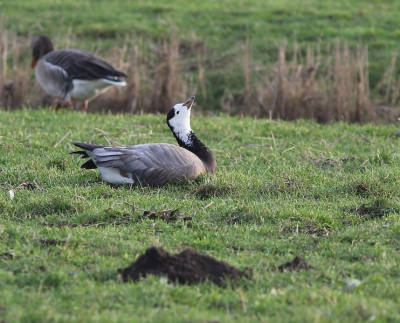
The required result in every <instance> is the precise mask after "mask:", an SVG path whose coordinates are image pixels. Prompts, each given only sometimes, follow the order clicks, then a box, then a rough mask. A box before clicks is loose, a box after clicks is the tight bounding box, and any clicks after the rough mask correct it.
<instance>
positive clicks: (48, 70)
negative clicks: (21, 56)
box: [36, 60, 73, 98]
mask: <svg viewBox="0 0 400 323" xmlns="http://www.w3.org/2000/svg"><path fill="white" fill-rule="evenodd" d="M36 78H37V80H38V82H39V83H40V85H41V86H42V87H43V89H44V90H45V91H46V92H47V93H49V94H51V95H54V96H58V97H62V98H66V96H67V94H68V93H69V92H70V91H71V90H72V88H73V84H72V80H71V78H70V77H69V75H68V73H67V72H66V71H65V70H64V69H63V68H62V67H60V66H58V65H54V64H52V63H50V62H48V61H47V60H39V62H38V65H37V67H36Z"/></svg>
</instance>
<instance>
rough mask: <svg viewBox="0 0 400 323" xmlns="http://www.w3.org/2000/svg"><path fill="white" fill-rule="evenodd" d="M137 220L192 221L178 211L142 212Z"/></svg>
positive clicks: (189, 217)
mask: <svg viewBox="0 0 400 323" xmlns="http://www.w3.org/2000/svg"><path fill="white" fill-rule="evenodd" d="M139 219H151V220H165V221H167V222H168V223H169V222H176V221H178V220H183V221H192V220H193V219H192V217H191V216H188V215H186V214H184V213H182V212H180V211H179V210H178V209H172V210H144V212H143V214H142V215H141V216H140V217H139Z"/></svg>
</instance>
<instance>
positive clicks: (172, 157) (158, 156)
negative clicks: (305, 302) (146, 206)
mask: <svg viewBox="0 0 400 323" xmlns="http://www.w3.org/2000/svg"><path fill="white" fill-rule="evenodd" d="M194 99H195V97H194V96H193V97H191V98H190V99H189V100H187V101H186V102H184V103H180V104H176V105H175V106H174V107H173V108H172V109H171V110H170V111H169V113H168V115H167V124H168V126H169V128H170V129H171V131H172V133H173V134H174V137H175V139H176V141H177V142H178V144H179V146H176V145H171V144H166V143H160V144H157V143H153V144H141V145H135V146H122V147H115V146H97V145H91V144H86V143H82V142H74V143H73V144H74V145H75V146H77V147H79V148H82V149H83V151H75V152H73V154H74V153H75V154H81V155H82V158H87V157H88V158H90V159H89V160H88V161H87V162H85V163H84V164H83V165H82V166H81V168H85V169H95V168H97V169H98V170H99V172H100V175H101V177H102V178H103V179H104V180H105V181H106V182H108V183H110V184H126V183H131V184H137V183H139V184H141V185H143V186H156V187H159V186H163V185H165V184H167V183H172V182H176V181H179V180H194V179H195V178H197V177H198V176H199V175H200V174H204V173H213V172H214V171H215V169H216V167H217V163H216V161H215V158H214V156H213V154H212V153H211V151H210V149H208V148H207V147H206V146H205V145H204V144H203V143H202V142H201V141H200V140H199V139H198V138H197V137H196V135H195V134H194V132H193V131H192V128H191V127H190V112H191V107H192V105H193V102H194Z"/></svg>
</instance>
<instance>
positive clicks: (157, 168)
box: [93, 144, 206, 186]
mask: <svg viewBox="0 0 400 323" xmlns="http://www.w3.org/2000/svg"><path fill="white" fill-rule="evenodd" d="M93 153H94V162H95V163H96V165H97V167H113V168H118V169H120V170H122V171H124V172H127V173H132V174H133V177H136V178H137V179H138V180H139V181H140V182H141V183H142V185H149V186H162V185H164V184H166V183H170V182H174V181H177V180H185V179H188V180H193V179H195V178H196V177H198V176H199V175H200V174H202V173H205V172H206V171H205V167H204V165H203V163H202V161H201V160H200V159H199V158H198V157H197V156H196V155H195V154H193V153H191V152H190V151H188V150H186V149H184V148H181V147H179V146H175V145H170V144H143V145H136V146H126V147H102V148H96V149H95V150H93Z"/></svg>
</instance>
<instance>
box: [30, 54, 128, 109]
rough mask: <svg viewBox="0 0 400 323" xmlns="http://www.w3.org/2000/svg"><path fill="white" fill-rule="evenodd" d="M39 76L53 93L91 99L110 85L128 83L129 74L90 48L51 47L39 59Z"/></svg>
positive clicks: (51, 93) (83, 99) (43, 84)
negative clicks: (119, 69) (126, 77)
mask: <svg viewBox="0 0 400 323" xmlns="http://www.w3.org/2000/svg"><path fill="white" fill-rule="evenodd" d="M35 73H36V79H37V81H38V82H39V84H40V85H41V86H42V88H43V89H44V90H45V91H46V92H47V93H48V94H50V95H52V96H55V97H59V98H62V99H64V100H70V99H74V100H81V101H85V100H88V99H90V98H92V97H94V96H96V95H97V94H99V93H100V92H101V91H102V90H103V89H105V88H107V87H108V86H110V85H120V86H121V85H122V86H123V85H125V84H126V83H125V81H123V80H122V79H121V78H122V77H125V76H126V75H125V74H124V73H122V72H119V71H117V70H115V69H114V68H113V66H112V65H110V64H109V63H107V62H105V61H103V60H100V59H98V58H97V57H95V56H94V55H92V54H91V53H89V52H86V51H83V50H78V49H61V50H56V51H51V52H49V53H47V54H46V55H44V56H43V57H42V58H40V59H39V60H38V62H37V65H36V68H35Z"/></svg>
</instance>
